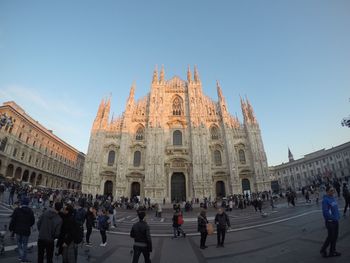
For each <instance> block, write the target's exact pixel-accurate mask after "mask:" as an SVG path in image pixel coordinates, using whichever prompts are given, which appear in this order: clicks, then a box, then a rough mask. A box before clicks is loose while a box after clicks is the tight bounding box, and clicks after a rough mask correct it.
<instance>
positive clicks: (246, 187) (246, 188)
mask: <svg viewBox="0 0 350 263" xmlns="http://www.w3.org/2000/svg"><path fill="white" fill-rule="evenodd" d="M242 191H243V194H248V195H250V181H249V179H247V178H245V179H242Z"/></svg>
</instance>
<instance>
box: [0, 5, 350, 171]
mask: <svg viewBox="0 0 350 263" xmlns="http://www.w3.org/2000/svg"><path fill="white" fill-rule="evenodd" d="M131 2H132V3H131ZM156 64H158V65H161V64H164V66H165V73H166V77H167V78H170V77H172V76H173V75H179V76H180V77H182V78H183V79H185V78H186V68H187V65H188V64H189V65H194V64H197V65H198V68H199V73H200V77H201V79H202V83H203V89H204V92H205V93H206V94H207V95H209V96H210V97H212V98H214V99H215V100H216V88H215V81H216V80H217V79H218V80H219V81H220V83H221V86H222V89H223V93H224V95H225V96H226V100H227V103H228V105H229V110H230V112H231V113H232V114H235V112H237V113H238V116H239V117H240V118H241V110H240V102H239V95H247V96H248V97H249V98H250V100H251V102H252V104H253V106H254V108H255V112H256V115H257V118H258V120H259V122H260V127H261V130H262V135H263V139H264V144H265V149H266V152H267V156H268V162H269V164H270V165H272V164H278V163H281V162H283V161H286V160H287V147H288V146H289V147H290V148H291V150H292V152H293V153H294V157H295V158H299V157H302V156H303V155H304V154H307V153H309V152H312V151H314V150H318V149H321V148H325V147H326V148H328V147H331V146H334V145H338V144H341V143H344V142H347V141H349V140H350V129H349V128H344V127H342V126H341V125H340V121H341V119H342V118H343V117H345V116H347V115H349V114H350V103H349V97H350V1H338V0H337V1H330V0H329V1H313V0H309V1H304V0H299V1H277V0H275V1H203V0H201V1H178V0H177V1H87V0H84V1H62V0H60V1H17V0H2V1H0V103H2V102H4V101H7V100H15V101H16V102H17V103H18V104H20V105H21V106H22V107H23V108H24V109H25V110H26V111H27V112H28V113H29V114H30V115H31V116H32V117H33V118H35V119H37V120H38V121H40V122H41V123H42V124H44V125H45V126H46V127H47V128H51V129H53V130H54V132H55V133H56V134H57V135H58V136H60V137H62V138H63V139H64V140H66V141H67V142H69V143H70V144H72V145H73V146H75V147H76V148H78V149H79V150H81V151H83V152H86V151H87V146H88V141H89V136H90V128H91V125H92V122H93V119H94V117H95V115H96V111H97V107H98V104H99V102H100V100H101V98H102V97H103V96H107V95H108V94H109V93H110V92H112V94H113V100H112V110H113V111H114V112H115V114H116V115H119V114H121V113H122V111H123V109H124V107H125V102H126V99H127V96H128V93H129V88H130V86H131V84H132V82H133V81H135V82H136V85H137V89H136V97H138V98H139V97H141V96H144V95H145V94H146V93H147V92H148V91H149V89H150V83H151V78H152V71H153V69H154V66H155V65H156ZM241 119H242V118H241Z"/></svg>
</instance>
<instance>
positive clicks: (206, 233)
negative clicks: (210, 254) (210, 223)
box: [200, 232, 208, 248]
mask: <svg viewBox="0 0 350 263" xmlns="http://www.w3.org/2000/svg"><path fill="white" fill-rule="evenodd" d="M207 236H208V232H201V241H200V247H201V248H202V247H205V241H206V240H207Z"/></svg>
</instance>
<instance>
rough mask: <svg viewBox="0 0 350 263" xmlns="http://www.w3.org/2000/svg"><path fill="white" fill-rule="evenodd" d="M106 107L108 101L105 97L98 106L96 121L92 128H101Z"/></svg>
mask: <svg viewBox="0 0 350 263" xmlns="http://www.w3.org/2000/svg"><path fill="white" fill-rule="evenodd" d="M105 107H106V102H105V100H104V99H102V100H101V103H100V106H99V107H98V110H97V114H96V118H95V120H94V123H93V125H92V130H98V129H100V126H101V121H102V119H103V114H104V111H105Z"/></svg>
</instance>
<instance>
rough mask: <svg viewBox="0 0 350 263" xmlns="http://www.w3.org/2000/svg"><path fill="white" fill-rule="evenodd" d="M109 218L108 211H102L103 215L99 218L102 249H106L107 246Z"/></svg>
mask: <svg viewBox="0 0 350 263" xmlns="http://www.w3.org/2000/svg"><path fill="white" fill-rule="evenodd" d="M109 224H110V221H109V216H108V215H107V211H106V210H105V209H102V214H101V215H99V216H98V229H99V230H100V234H101V238H102V243H101V244H100V246H101V247H105V246H106V245H107V234H106V232H107V230H108V228H109Z"/></svg>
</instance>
